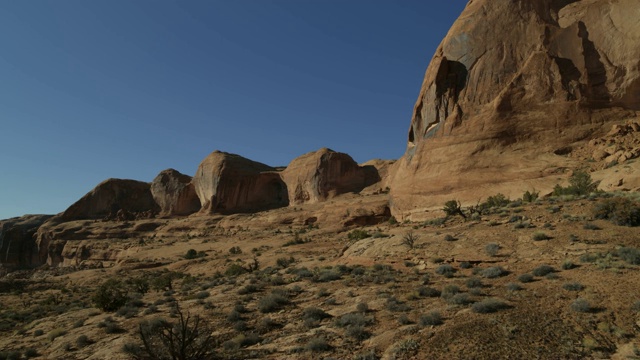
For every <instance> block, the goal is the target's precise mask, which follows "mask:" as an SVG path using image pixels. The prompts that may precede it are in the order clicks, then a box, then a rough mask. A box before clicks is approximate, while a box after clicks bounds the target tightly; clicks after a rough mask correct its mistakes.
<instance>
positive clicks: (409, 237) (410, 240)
mask: <svg viewBox="0 0 640 360" xmlns="http://www.w3.org/2000/svg"><path fill="white" fill-rule="evenodd" d="M418 238H419V237H418V235H416V234H415V233H414V232H413V231H408V232H406V233H405V234H404V235H402V244H403V245H406V246H407V247H408V248H409V249H411V250H412V249H413V248H414V246H415V244H416V241H418Z"/></svg>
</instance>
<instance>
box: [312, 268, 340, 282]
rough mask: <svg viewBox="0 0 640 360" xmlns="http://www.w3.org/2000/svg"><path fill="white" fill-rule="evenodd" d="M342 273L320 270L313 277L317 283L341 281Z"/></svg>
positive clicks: (333, 270) (332, 270)
mask: <svg viewBox="0 0 640 360" xmlns="http://www.w3.org/2000/svg"><path fill="white" fill-rule="evenodd" d="M340 278H342V273H341V272H340V271H339V270H337V269H320V270H319V271H318V273H317V274H315V276H314V277H313V281H316V282H330V281H335V280H340Z"/></svg>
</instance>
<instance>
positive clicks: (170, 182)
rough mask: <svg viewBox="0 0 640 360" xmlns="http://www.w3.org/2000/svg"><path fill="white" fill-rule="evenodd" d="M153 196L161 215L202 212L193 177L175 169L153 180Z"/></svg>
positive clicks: (164, 172) (166, 171) (168, 170)
mask: <svg viewBox="0 0 640 360" xmlns="http://www.w3.org/2000/svg"><path fill="white" fill-rule="evenodd" d="M151 195H152V196H153V199H154V200H155V202H156V203H157V204H158V206H159V207H160V214H161V215H189V214H193V213H195V212H197V211H198V210H200V199H198V194H196V189H195V186H193V183H192V182H191V176H188V175H184V174H181V173H180V172H178V171H177V170H174V169H167V170H163V171H161V172H160V174H158V176H156V178H155V179H153V181H152V182H151Z"/></svg>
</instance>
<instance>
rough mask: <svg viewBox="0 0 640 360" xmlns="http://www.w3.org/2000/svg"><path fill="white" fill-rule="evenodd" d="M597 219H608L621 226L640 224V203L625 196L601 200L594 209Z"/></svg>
mask: <svg viewBox="0 0 640 360" xmlns="http://www.w3.org/2000/svg"><path fill="white" fill-rule="evenodd" d="M593 213H594V216H595V217H596V218H597V219H606V220H609V221H611V222H612V223H614V224H616V225H620V226H640V203H639V202H637V201H633V200H631V199H629V198H625V197H614V198H610V199H605V200H602V201H600V202H599V203H598V204H596V205H595V207H594V210H593Z"/></svg>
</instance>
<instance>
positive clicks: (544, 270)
mask: <svg viewBox="0 0 640 360" xmlns="http://www.w3.org/2000/svg"><path fill="white" fill-rule="evenodd" d="M555 271H556V270H555V269H554V268H553V267H551V266H549V265H540V266H538V267H537V268H535V269H533V271H532V272H531V273H532V274H533V275H534V276H545V275H547V274H550V273H552V272H555Z"/></svg>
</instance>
